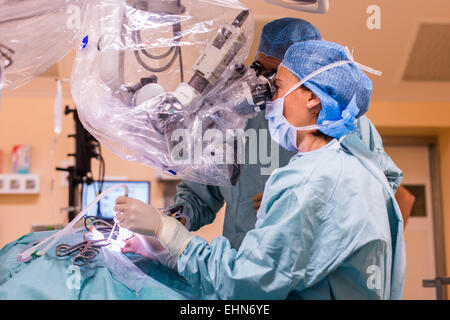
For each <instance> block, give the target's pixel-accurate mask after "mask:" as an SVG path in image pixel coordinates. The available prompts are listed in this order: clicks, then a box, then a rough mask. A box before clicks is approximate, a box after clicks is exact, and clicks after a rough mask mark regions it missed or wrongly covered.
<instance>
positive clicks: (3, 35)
mask: <svg viewBox="0 0 450 320" xmlns="http://www.w3.org/2000/svg"><path fill="white" fill-rule="evenodd" d="M94 1H97V0H39V1H36V0H0V60H3V61H4V66H5V71H6V81H5V87H6V88H16V87H19V86H20V85H23V84H24V83H26V82H27V81H29V80H31V79H32V78H34V77H35V76H37V75H39V74H40V73H42V72H44V71H45V70H46V69H48V68H49V67H51V66H52V65H53V64H55V63H56V62H58V61H59V60H60V59H61V58H63V57H64V56H65V55H66V54H67V53H69V52H70V51H72V50H74V49H75V48H76V46H78V45H79V44H80V40H79V35H80V31H81V27H82V26H83V23H84V18H85V13H86V10H87V8H88V6H89V3H93V2H94Z"/></svg>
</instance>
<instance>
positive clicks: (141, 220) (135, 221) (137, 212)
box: [114, 196, 161, 236]
mask: <svg viewBox="0 0 450 320" xmlns="http://www.w3.org/2000/svg"><path fill="white" fill-rule="evenodd" d="M114 211H115V212H118V214H116V219H117V220H118V222H119V224H120V226H121V227H124V228H125V229H128V230H130V231H133V232H136V233H139V234H142V235H147V236H155V235H156V233H157V231H158V230H159V228H160V227H161V213H160V212H159V211H158V209H156V208H155V207H153V206H152V205H151V204H146V203H144V202H142V201H140V200H137V199H133V198H129V197H125V196H121V197H118V198H117V199H116V205H115V206H114Z"/></svg>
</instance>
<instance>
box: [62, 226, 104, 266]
mask: <svg viewBox="0 0 450 320" xmlns="http://www.w3.org/2000/svg"><path fill="white" fill-rule="evenodd" d="M83 239H84V241H83V242H80V243H78V244H75V245H70V244H67V243H61V244H59V245H57V246H56V252H55V253H56V255H57V256H58V257H65V256H68V255H71V254H73V253H75V252H78V253H77V255H76V256H75V258H74V259H73V264H74V265H76V266H80V267H81V266H84V265H86V264H88V263H89V261H90V260H91V259H93V258H95V257H96V256H97V254H99V253H100V250H99V249H98V248H101V247H104V246H107V245H109V244H110V243H109V242H108V241H105V239H97V240H94V239H93V234H92V233H91V232H87V233H85V234H84V235H83Z"/></svg>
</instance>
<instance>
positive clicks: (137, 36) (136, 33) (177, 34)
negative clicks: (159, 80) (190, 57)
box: [131, 22, 184, 82]
mask: <svg viewBox="0 0 450 320" xmlns="http://www.w3.org/2000/svg"><path fill="white" fill-rule="evenodd" d="M172 29H173V35H174V40H175V41H176V42H177V43H179V41H180V38H181V23H180V22H177V23H175V24H174V25H173V26H172ZM131 38H132V40H133V42H134V44H135V48H136V49H135V50H133V53H134V56H135V58H136V60H137V61H138V63H139V64H140V65H141V66H142V67H143V68H144V69H146V70H147V71H150V72H155V73H161V72H164V71H166V70H168V69H169V68H170V67H172V66H173V64H174V63H175V61H176V59H177V58H179V65H180V81H181V82H184V70H183V58H182V56H181V48H180V46H178V45H175V46H172V47H170V48H169V49H168V50H167V51H166V52H164V53H162V54H159V55H153V54H151V53H149V52H148V51H147V50H146V49H145V48H140V46H142V34H141V30H140V29H139V30H133V31H132V32H131ZM140 53H142V54H143V55H144V56H146V57H147V58H150V59H153V60H161V59H164V58H167V57H169V56H170V55H171V54H172V53H173V55H172V57H171V58H170V60H169V62H168V63H167V64H166V65H164V66H162V67H151V66H149V65H148V64H147V63H145V62H144V60H143V59H142V57H141V55H140Z"/></svg>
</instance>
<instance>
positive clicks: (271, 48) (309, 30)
mask: <svg viewBox="0 0 450 320" xmlns="http://www.w3.org/2000/svg"><path fill="white" fill-rule="evenodd" d="M321 39H322V38H321V36H320V32H319V30H317V28H316V27H314V26H313V25H312V24H311V23H309V22H308V21H305V20H302V19H297V18H282V19H277V20H274V21H272V22H269V23H268V24H266V25H265V26H264V28H263V30H262V34H261V39H260V42H259V47H258V53H263V54H265V55H266V56H270V57H273V58H276V59H278V60H280V61H281V60H283V57H284V54H285V53H286V51H287V50H288V48H289V47H290V46H291V45H292V44H294V43H296V42H300V41H306V40H321Z"/></svg>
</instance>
